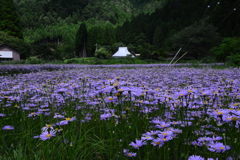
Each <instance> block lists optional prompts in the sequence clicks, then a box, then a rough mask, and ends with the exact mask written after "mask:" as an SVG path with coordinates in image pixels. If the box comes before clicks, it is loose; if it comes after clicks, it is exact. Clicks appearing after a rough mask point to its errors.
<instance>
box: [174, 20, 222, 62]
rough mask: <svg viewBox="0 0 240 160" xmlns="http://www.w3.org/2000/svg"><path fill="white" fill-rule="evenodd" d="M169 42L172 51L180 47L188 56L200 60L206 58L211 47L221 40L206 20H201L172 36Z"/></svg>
mask: <svg viewBox="0 0 240 160" xmlns="http://www.w3.org/2000/svg"><path fill="white" fill-rule="evenodd" d="M171 41H172V47H173V48H172V49H174V50H177V49H179V48H180V47H182V48H183V49H182V51H183V52H188V56H192V57H194V58H202V57H204V56H207V54H208V51H209V50H210V49H211V48H212V47H214V46H216V45H218V44H219V43H220V42H221V38H220V36H219V34H218V33H217V32H216V28H215V27H214V26H213V25H211V24H209V23H208V22H207V20H202V21H200V22H198V23H194V24H193V25H190V26H188V27H186V28H184V29H183V30H181V31H180V32H178V33H176V34H174V36H173V37H172V38H171Z"/></svg>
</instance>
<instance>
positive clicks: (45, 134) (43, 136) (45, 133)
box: [40, 130, 56, 141]
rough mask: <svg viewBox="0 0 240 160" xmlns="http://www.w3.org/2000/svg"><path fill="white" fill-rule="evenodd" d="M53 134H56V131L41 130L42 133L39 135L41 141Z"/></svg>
mask: <svg viewBox="0 0 240 160" xmlns="http://www.w3.org/2000/svg"><path fill="white" fill-rule="evenodd" d="M53 136H56V131H53V130H51V131H50V132H48V131H44V132H42V134H41V135H40V139H41V140H43V141H45V140H47V139H50V138H51V137H53Z"/></svg>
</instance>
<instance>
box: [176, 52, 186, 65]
mask: <svg viewBox="0 0 240 160" xmlns="http://www.w3.org/2000/svg"><path fill="white" fill-rule="evenodd" d="M186 54H187V52H185V53H184V54H183V55H182V56H181V57H180V58H178V59H177V60H176V61H175V62H174V63H173V64H175V63H177V61H179V60H180V59H181V58H182V57H183V56H185V55H186Z"/></svg>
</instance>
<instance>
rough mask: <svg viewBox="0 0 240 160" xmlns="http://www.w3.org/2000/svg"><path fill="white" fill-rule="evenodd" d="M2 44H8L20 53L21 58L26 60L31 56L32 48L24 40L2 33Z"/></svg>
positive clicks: (0, 38) (0, 34)
mask: <svg viewBox="0 0 240 160" xmlns="http://www.w3.org/2000/svg"><path fill="white" fill-rule="evenodd" d="M0 44H6V45H8V46H10V47H12V48H14V49H16V50H18V51H19V52H20V58H21V59H26V58H27V57H28V56H30V51H31V46H30V45H29V44H28V43H25V42H24V41H23V40H22V39H20V38H17V37H14V36H10V35H8V34H7V33H5V32H1V31H0Z"/></svg>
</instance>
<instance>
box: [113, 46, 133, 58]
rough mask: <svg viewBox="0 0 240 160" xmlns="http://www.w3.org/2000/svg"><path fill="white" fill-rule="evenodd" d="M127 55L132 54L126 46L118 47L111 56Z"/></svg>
mask: <svg viewBox="0 0 240 160" xmlns="http://www.w3.org/2000/svg"><path fill="white" fill-rule="evenodd" d="M128 55H132V54H131V53H130V52H129V51H128V49H127V47H119V48H118V51H117V52H116V53H115V54H114V55H113V57H126V56H128ZM132 57H135V56H134V55H132Z"/></svg>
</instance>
